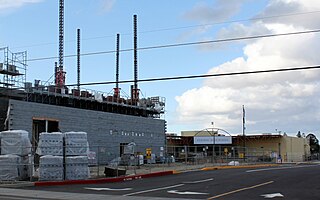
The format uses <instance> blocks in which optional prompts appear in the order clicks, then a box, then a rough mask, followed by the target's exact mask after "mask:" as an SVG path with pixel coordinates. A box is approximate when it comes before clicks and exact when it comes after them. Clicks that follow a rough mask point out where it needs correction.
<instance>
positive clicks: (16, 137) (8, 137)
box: [1, 130, 31, 156]
mask: <svg viewBox="0 0 320 200" xmlns="http://www.w3.org/2000/svg"><path fill="white" fill-rule="evenodd" d="M30 153H31V142H30V140H29V133H28V132H27V131H24V130H12V131H3V132H1V154H2V155H8V154H12V155H18V156H26V155H28V154H30Z"/></svg>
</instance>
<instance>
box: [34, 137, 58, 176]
mask: <svg viewBox="0 0 320 200" xmlns="http://www.w3.org/2000/svg"><path fill="white" fill-rule="evenodd" d="M36 152H37V154H38V155H39V156H40V160H39V180H40V181H59V180H63V134H62V133H59V132H55V133H46V132H43V133H40V135H39V143H38V148H37V151H36Z"/></svg>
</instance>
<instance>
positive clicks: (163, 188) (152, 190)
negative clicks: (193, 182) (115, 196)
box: [123, 184, 184, 196]
mask: <svg viewBox="0 0 320 200" xmlns="http://www.w3.org/2000/svg"><path fill="white" fill-rule="evenodd" d="M183 185H184V184H178V185H171V186H167V187H162V188H155V189H150V190H144V191H139V192H133V193H129V194H125V195H123V196H132V195H136V194H143V193H148V192H154V191H159V190H166V189H170V188H175V187H180V186H183Z"/></svg>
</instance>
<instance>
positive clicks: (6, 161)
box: [0, 155, 20, 181]
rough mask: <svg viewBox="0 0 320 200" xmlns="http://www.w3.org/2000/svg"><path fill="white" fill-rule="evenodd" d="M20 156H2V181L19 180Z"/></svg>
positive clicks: (0, 176) (0, 164) (0, 174)
mask: <svg viewBox="0 0 320 200" xmlns="http://www.w3.org/2000/svg"><path fill="white" fill-rule="evenodd" d="M19 166H20V156H17V155H0V180H1V181H15V180H19V179H20V178H19Z"/></svg>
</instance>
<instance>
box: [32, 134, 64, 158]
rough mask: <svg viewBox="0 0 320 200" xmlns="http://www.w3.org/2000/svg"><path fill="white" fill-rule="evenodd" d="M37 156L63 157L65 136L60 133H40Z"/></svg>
mask: <svg viewBox="0 0 320 200" xmlns="http://www.w3.org/2000/svg"><path fill="white" fill-rule="evenodd" d="M37 154H38V155H40V156H44V155H52V156H62V155H63V134H62V133H60V132H55V133H40V136H39V144H38V148H37Z"/></svg>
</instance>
